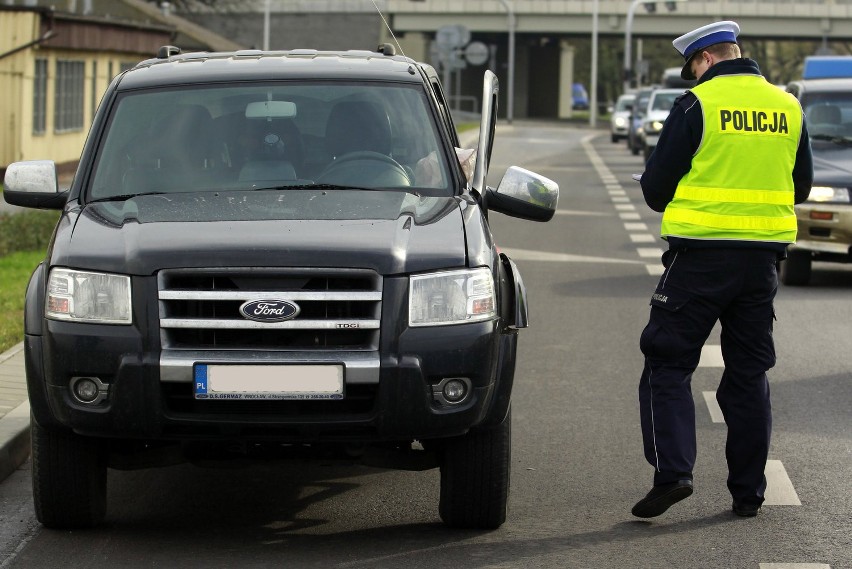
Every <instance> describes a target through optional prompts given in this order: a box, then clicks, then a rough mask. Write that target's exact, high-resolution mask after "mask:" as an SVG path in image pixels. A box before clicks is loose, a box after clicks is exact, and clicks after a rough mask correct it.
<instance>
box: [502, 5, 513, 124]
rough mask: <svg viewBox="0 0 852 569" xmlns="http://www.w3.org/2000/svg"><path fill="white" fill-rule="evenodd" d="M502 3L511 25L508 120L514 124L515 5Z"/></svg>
mask: <svg viewBox="0 0 852 569" xmlns="http://www.w3.org/2000/svg"><path fill="white" fill-rule="evenodd" d="M500 3H501V4H502V5H503V7H504V8H505V9H506V12H507V15H508V20H509V21H508V25H509V91H508V94H507V102H506V106H507V107H508V109H506V120H507V121H508V122H509V124H512V117H513V115H514V111H515V108H514V107H515V25H516V22H515V7H514V6H513V5H512V2H511V0H500Z"/></svg>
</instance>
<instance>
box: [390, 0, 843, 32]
mask: <svg viewBox="0 0 852 569" xmlns="http://www.w3.org/2000/svg"><path fill="white" fill-rule="evenodd" d="M383 4H384V7H385V9H386V10H387V12H388V13H389V14H391V15H392V19H393V26H394V29H395V30H399V31H405V32H407V31H419V32H434V30H436V29H438V28H439V27H440V26H443V25H447V24H457V23H464V25H465V26H467V27H468V28H470V29H471V30H472V31H474V32H502V31H505V30H506V23H507V10H506V8H505V7H504V6H503V4H502V3H501V2H499V1H498V0H386V1H385V2H383V3H381V2H380V3H379V6H380V7H381V6H382V5H383ZM507 4H508V5H510V6H512V7H513V11H514V14H515V18H516V22H517V23H516V25H517V31H518V32H520V33H524V32H529V33H563V34H581V33H585V34H588V33H590V31H591V29H592V13H593V10H594V4H595V2H594V1H593V0H508V1H507ZM630 4H631V1H630V0H599V2H598V11H599V18H600V20H599V33H600V34H601V35H602V36H603V35H620V36H622V37H623V36H624V33H625V31H626V30H625V21H626V19H627V18H626V16H627V12H628V10H629V8H630ZM664 4H665V3H664V2H663V1H659V2H656V12H654V13H648V12H647V11H646V10H644V9H643V7H642V6H639V8H638V10H636V13H635V18H634V20H633V27H632V35H633V37H642V36H643V35H653V36H661V35H662V36H671V35H674V34H675V32H676V31H684V32H685V31H688V30H690V29H692V28H695V27H698V26H700V25H703V24H706V23H709V22H711V21H714V20H724V19H731V20H736V21H737V22H738V23H739V24H740V26H741V27H742V29H743V36H742V37H744V38H748V37H750V38H762V39H823V38H827V39H829V40H831V39H837V40H849V39H852V0H718V1H703V0H688V1H685V2H678V3H677V5H676V10H675V11H672V12H669V11H668V10H667V9H666V8H665V6H664Z"/></svg>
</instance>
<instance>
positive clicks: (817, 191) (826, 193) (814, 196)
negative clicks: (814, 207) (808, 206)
mask: <svg viewBox="0 0 852 569" xmlns="http://www.w3.org/2000/svg"><path fill="white" fill-rule="evenodd" d="M808 201H812V202H823V203H849V188H832V187H829V186H814V187H812V188H811V193H810V195H809V196H808Z"/></svg>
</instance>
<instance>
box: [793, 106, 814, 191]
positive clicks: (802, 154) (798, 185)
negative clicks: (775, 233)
mask: <svg viewBox="0 0 852 569" xmlns="http://www.w3.org/2000/svg"><path fill="white" fill-rule="evenodd" d="M813 183H814V159H813V155H812V154H811V139H810V136H808V127H807V125H806V124H805V119H804V117H803V118H802V137H801V138H800V139H799V149H798V151H797V152H796V163H795V164H794V165H793V188H794V189H795V191H796V197H795V202H796V203H802V202H803V201H805V200H806V199H808V195H810V193H811V186H812V185H813Z"/></svg>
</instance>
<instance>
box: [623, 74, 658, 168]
mask: <svg viewBox="0 0 852 569" xmlns="http://www.w3.org/2000/svg"><path fill="white" fill-rule="evenodd" d="M656 89H657V87H643V88H642V89H639V90H638V91H636V99H635V100H634V102H633V110H632V111H631V112H630V122H629V123H628V125H627V148H628V149H629V150H630V152H631V153H633V154H634V155H637V154H639V153H640V152H642V128H643V126H642V123H643V121H644V120H645V113H646V112H647V109H648V100H650V98H651V93H653V92H654V90H656Z"/></svg>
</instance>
